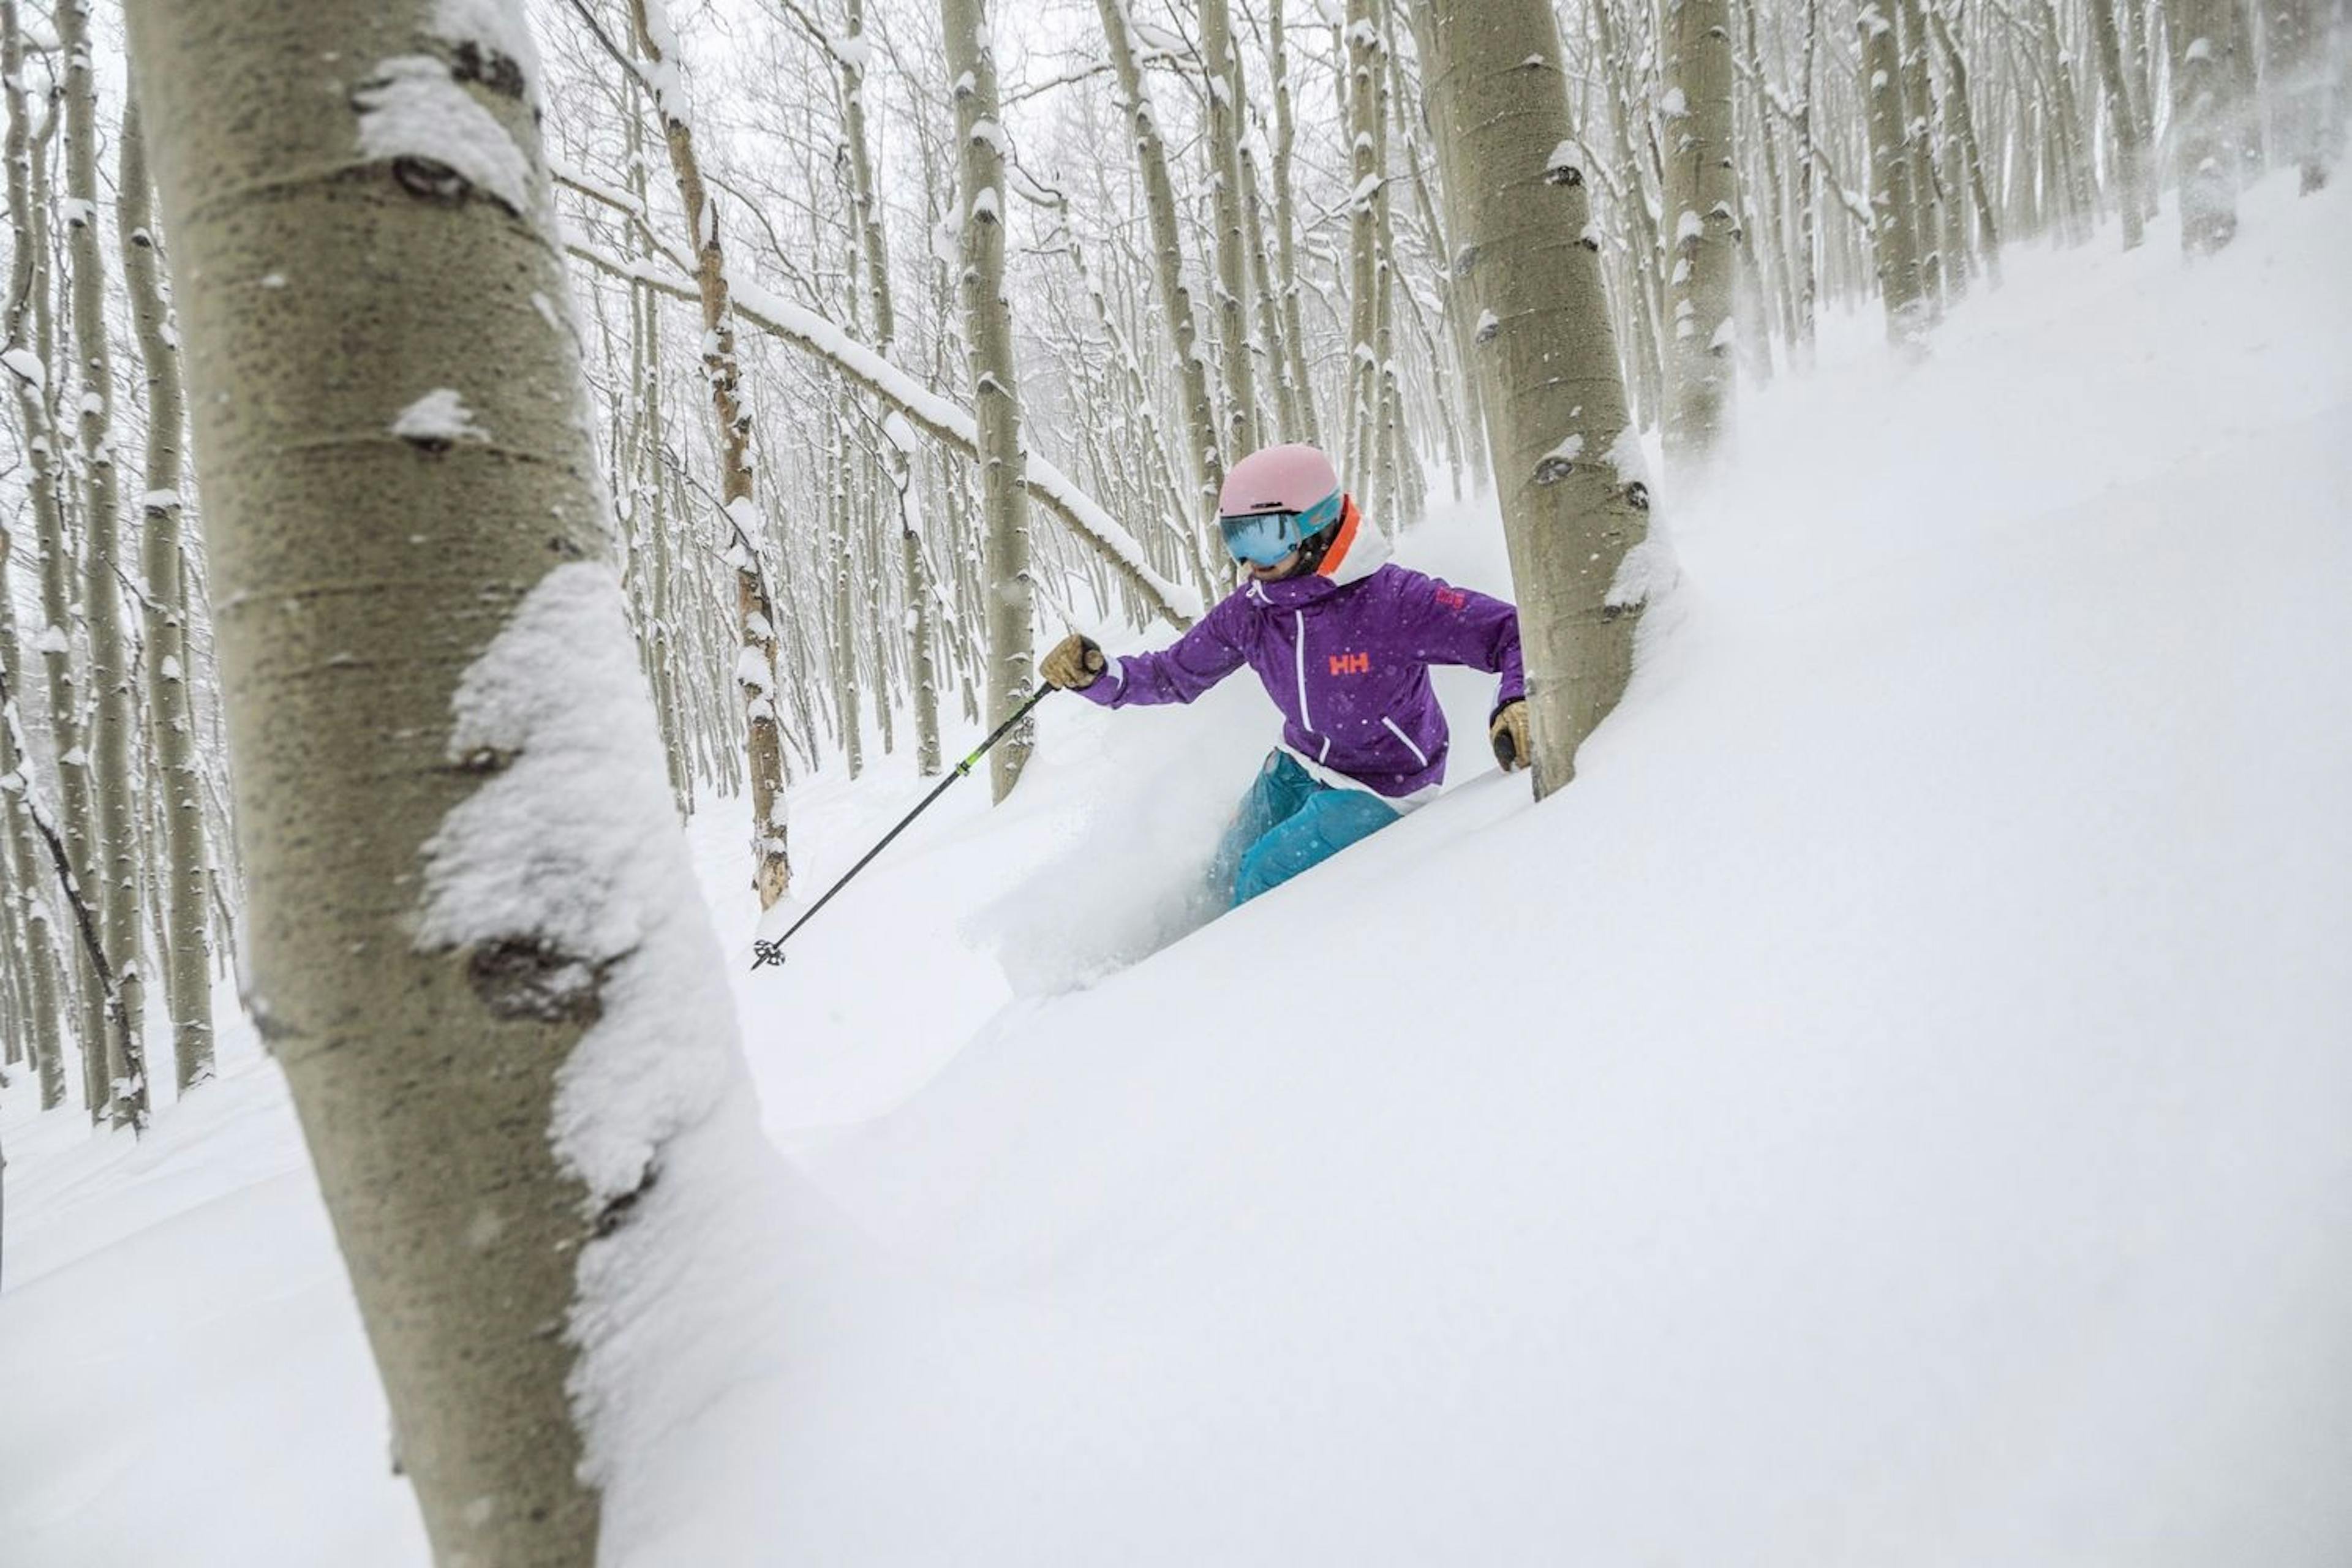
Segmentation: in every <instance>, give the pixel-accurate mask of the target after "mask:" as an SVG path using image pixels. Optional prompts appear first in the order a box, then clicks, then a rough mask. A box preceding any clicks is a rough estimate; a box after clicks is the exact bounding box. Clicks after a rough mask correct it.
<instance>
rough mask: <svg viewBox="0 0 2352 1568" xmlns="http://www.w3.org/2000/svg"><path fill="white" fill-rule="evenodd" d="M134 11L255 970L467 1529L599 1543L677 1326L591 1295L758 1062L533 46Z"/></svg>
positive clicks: (336, 1203) (415, 1470)
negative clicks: (566, 257) (631, 611)
mask: <svg viewBox="0 0 2352 1568" xmlns="http://www.w3.org/2000/svg"><path fill="white" fill-rule="evenodd" d="M127 9H128V11H129V16H130V35H131V60H132V65H133V67H134V71H135V75H136V79H137V80H136V90H137V94H138V97H139V100H140V102H141V105H142V109H143V110H144V111H145V114H146V117H147V129H148V133H149V142H148V145H149V151H150V153H151V155H152V161H153V164H154V168H155V173H156V176H157V185H158V188H159V191H160V194H161V195H162V198H163V213H164V218H165V223H166V232H167V233H168V234H169V236H170V237H171V242H172V243H171V249H170V254H169V258H168V259H169V260H170V262H171V264H172V267H173V273H174V281H175V284H176V289H175V291H174V298H175V301H176V304H177V307H178V312H179V318H180V322H181V328H182V333H183V342H184V352H185V363H186V372H187V377H188V386H189V397H190V405H191V407H192V409H193V411H194V437H195V442H194V457H195V468H196V471H197V474H198V476H199V478H200V479H201V483H202V499H203V506H202V509H201V514H202V518H203V522H204V526H205V534H206V540H207V545H208V550H207V559H208V563H209V567H208V569H209V572H210V574H211V577H210V587H211V590H212V595H213V599H214V602H215V606H216V616H217V619H216V626H217V632H218V649H219V660H220V669H221V676H222V679H223V681H224V683H225V686H226V709H227V713H228V721H229V731H230V741H231V745H232V749H233V752H234V753H235V755H234V761H235V768H234V771H233V776H234V780H235V784H236V800H237V820H238V825H239V830H240V832H241V834H242V836H243V838H244V847H245V851H246V866H247V872H248V875H249V885H248V890H249V897H250V904H249V912H250V921H251V930H250V942H249V945H248V960H249V962H248V964H247V985H248V991H247V1004H248V1005H249V1007H250V1008H251V1009H252V1012H253V1014H254V1016H255V1018H256V1020H257V1026H258V1027H259V1029H260V1031H261V1034H262V1036H263V1037H264V1038H265V1039H266V1040H267V1041H268V1043H269V1046H270V1048H271V1050H272V1051H273V1053H274V1054H275V1056H276V1058H277V1060H278V1064H279V1066H280V1067H281V1068H283V1069H284V1071H285V1073H286V1077H287V1081H288V1083H289V1087H290V1089H291V1090H292V1093H293V1099H294V1103H295V1106H296V1109H297V1110H298V1111H299V1115H300V1118H301V1121H302V1125H303V1130H304V1132H305V1135H306V1137H307V1139H308V1141H309V1142H310V1152H311V1157H312V1161H313V1163H314V1165H315V1167H316V1169H317V1172H318V1174H319V1179H320V1185H321V1187H322V1189H323V1190H324V1194H325V1197H326V1201H327V1207H328V1211H329V1213H330V1215H331V1216H332V1218H333V1221H334V1225H335V1231H336V1236H337V1238H338V1240H339V1242H340V1243H341V1248H342V1252H343V1256H344V1258H345V1260H346V1262H347V1264H348V1265H349V1267H350V1270H351V1275H352V1284H353V1287H354V1289H355V1291H356V1294H357V1296H358V1300H359V1304H360V1308H361V1312H362V1319H363V1321H364V1322H365V1325H366V1328H367V1331H368V1337H369V1342H370V1344H371V1346H372V1348H373V1352H374V1355H375V1359H376V1363H377V1366H378V1368H379V1370H380V1371H381V1372H382V1373H383V1380H384V1384H385V1389H386V1392H387V1394H389V1396H390V1403H391V1409H392V1417H393V1426H394V1451H395V1453H396V1455H397V1459H398V1463H399V1464H400V1466H401V1468H403V1469H404V1472H405V1473H406V1474H407V1475H408V1476H409V1477H410V1478H411V1479H412V1480H413V1482H414V1483H415V1488H416V1491H417V1496H418V1499H419V1501H420V1502H421V1504H422V1505H423V1512H424V1517H425V1528H426V1530H427V1531H428V1533H429V1535H430V1537H431V1539H432V1542H433V1544H434V1550H435V1553H436V1558H437V1559H438V1560H439V1561H441V1562H443V1563H459V1562H470V1563H499V1564H562V1565H564V1568H587V1565H588V1564H589V1563H592V1562H593V1559H594V1556H595V1549H596V1540H597V1533H598V1512H599V1510H598V1497H597V1493H596V1491H595V1490H594V1489H593V1488H592V1485H591V1483H590V1482H588V1481H585V1480H583V1468H582V1466H583V1426H584V1425H585V1424H586V1423H588V1422H589V1420H590V1418H591V1416H592V1415H593V1413H595V1412H597V1411H601V1410H604V1409H606V1408H609V1406H607V1405H603V1404H600V1403H595V1402H594V1401H593V1399H592V1397H591V1396H592V1395H593V1394H595V1393H596V1392H597V1391H598V1390H600V1389H603V1390H606V1391H607V1392H609V1391H610V1389H611V1386H612V1385H611V1384H608V1383H607V1382H606V1381H604V1379H605V1378H608V1377H610V1376H613V1375H617V1373H616V1372H615V1371H614V1360H613V1358H614V1357H615V1356H616V1355H617V1354H618V1351H617V1349H616V1347H617V1345H618V1344H619V1343H620V1342H622V1341H624V1340H626V1341H627V1342H628V1343H629V1346H630V1348H631V1349H632V1350H633V1351H634V1350H641V1349H642V1348H643V1346H644V1345H645V1344H647V1343H650V1344H656V1345H658V1344H660V1343H662V1342H663V1341H662V1339H661V1338H660V1337H659V1332H658V1331H659V1330H661V1329H662V1328H663V1326H664V1325H661V1324H659V1323H647V1322H646V1321H644V1318H643V1314H644V1312H645V1311H646V1310H647V1309H646V1307H645V1304H644V1300H643V1298H642V1297H637V1298H632V1299H630V1300H619V1299H616V1298H614V1297H611V1296H608V1295H598V1294H595V1293H594V1291H595V1289H596V1288H597V1287H599V1286H600V1285H602V1286H609V1284H610V1281H611V1280H612V1279H614V1278H617V1277H622V1276H625V1277H626V1278H628V1279H630V1280H631V1282H632V1287H633V1289H636V1288H643V1287H646V1286H648V1285H650V1284H651V1281H652V1280H653V1279H655V1278H656V1273H654V1272H649V1271H648V1270H647V1269H646V1260H645V1259H644V1258H642V1257H641V1256H640V1255H639V1254H640V1251H641V1249H642V1248H644V1247H646V1246H649V1245H653V1244H654V1243H655V1242H656V1241H665V1242H667V1241H671V1240H674V1239H675V1238H676V1237H677V1234H678V1233H677V1232H676V1231H675V1230H674V1229H673V1228H672V1227H673V1226H674V1225H675V1224H676V1223H677V1222H676V1221H675V1220H674V1219H673V1218H672V1217H671V1205H676V1204H678V1203H682V1202H684V1201H686V1199H685V1194H687V1193H688V1192H702V1193H705V1194H706V1197H707V1193H708V1189H707V1188H696V1187H694V1186H693V1185H692V1182H693V1181H694V1176H693V1172H694V1170H695V1169H696V1167H695V1166H694V1165H693V1164H691V1163H688V1162H686V1161H683V1160H680V1161H677V1163H675V1165H673V1163H671V1161H670V1155H671V1154H672V1152H673V1151H674V1149H675V1148H676V1146H677V1143H678V1142H679V1141H680V1140H682V1139H683V1138H684V1137H685V1136H686V1135H687V1134H688V1133H689V1132H695V1133H697V1135H698V1136H699V1130H700V1129H702V1128H704V1127H706V1126H708V1125H710V1124H712V1122H713V1121H714V1119H716V1118H717V1117H719V1115H720V1114H721V1110H722V1108H724V1107H726V1106H728V1105H730V1103H732V1101H731V1100H730V1096H731V1095H734V1094H736V1093H738V1092H740V1087H741V1086H740V1072H739V1071H737V1070H735V1068H734V1065H733V1064H732V1062H731V1061H730V1059H729V1058H730V1057H731V1054H732V1028H731V1018H730V1013H729V1003H728V1000H727V994H726V990H725V984H726V983H725V978H724V975H723V974H722V973H720V971H719V967H718V964H719V954H718V952H717V948H716V944H715V942H713V941H712V940H711V936H710V933H709V928H708V925H707V922H706V921H705V919H704V917H703V915H702V913H701V905H700V898H699V894H698V892H697V891H696V889H695V887H694V884H693V881H692V875H691V870H690V868H689V867H688V863H687V860H686V855H685V848H684V846H683V844H682V843H681V842H680V840H679V838H678V835H677V826H676V823H675V820H674V818H673V817H672V815H671V811H670V805H669V795H668V790H667V784H666V782H665V780H664V777H663V773H662V770H661V766H660V763H659V756H658V748H659V741H658V739H657V732H656V727H655V724H654V721H653V717H652V714H651V712H650V710H649V706H648V704H647V703H646V699H645V695H644V686H643V681H642V677H641V674H640V672H639V669H638V666H637V663H636V658H635V651H634V647H633V643H632V638H631V636H630V633H629V630H628V626H627V620H626V616H625V606H624V603H623V600H622V596H621V592H620V586H619V584H618V582H617V581H616V579H615V578H614V574H613V573H612V571H611V569H610V568H609V567H608V566H607V565H606V564H604V562H603V560H602V559H601V557H602V556H603V555H604V551H605V549H606V546H607V536H606V530H607V528H608V526H609V522H610V515H609V506H608V502H607V499H606V497H605V495H604V489H603V485H602V482H601V479H600V476H599V465H598V458H597V454H596V452H595V450H594V448H593V445H592V440H591V437H590V436H589V434H588V430H587V427H586V425H585V419H584V407H583V382H582V378H581V374H580V367H579V363H578V361H577V359H576V358H575V353H574V347H573V342H574V340H573V330H572V326H571V322H570V311H569V309H568V297H567V287H566V283H565V279H564V275H563V262H562V249H561V247H560V245H559V243H558V242H557V239H556V237H555V235H554V233H553V214H552V209H551V204H550V202H549V199H548V189H547V179H546V174H545V169H544V165H543V163H542V162H541V156H540V145H539V132H538V119H539V113H540V110H541V87H540V82H539V79H538V74H537V60H536V55H535V51H534V50H533V49H532V47H531V45H530V37H529V34H528V32H527V31H526V29H525V27H524V26H523V23H522V19H521V15H520V7H519V6H517V5H513V4H511V0H484V3H482V4H472V5H457V4H449V3H439V4H433V3H428V0H216V3H215V4H212V5H204V6H194V5H183V4H180V3H178V0H132V3H131V5H129V6H128V7H127ZM713 1153H714V1151H712V1150H710V1149H709V1148H708V1147H706V1148H705V1149H704V1150H703V1152H702V1161H703V1163H705V1164H707V1163H709V1160H710V1158H711V1156H712V1154H713ZM656 1173H662V1174H663V1175H664V1178H665V1179H664V1185H663V1190H661V1191H658V1192H656V1191H655V1190H654V1182H655V1177H656ZM679 1184H685V1185H679ZM670 1261H672V1262H694V1261H696V1260H694V1259H691V1258H678V1257H675V1256H674V1257H673V1258H671V1259H670ZM697 1266H699V1264H697ZM656 1289H657V1287H656ZM632 1334H634V1335H635V1338H634V1339H632V1338H630V1336H631V1335H632ZM575 1362H578V1363H581V1366H580V1368H579V1370H580V1371H581V1373H582V1376H583V1382H582V1384H580V1392H581V1394H582V1397H583V1400H589V1401H590V1403H587V1404H585V1405H582V1406H580V1407H578V1408H575V1406H574V1405H573V1403H572V1399H571V1397H570V1396H569V1395H568V1394H567V1379H568V1378H569V1377H571V1376H572V1373H574V1371H575ZM599 1369H603V1373H602V1375H601V1376H596V1377H592V1376H590V1375H589V1374H590V1373H593V1372H597V1371H598V1370H599ZM585 1453H586V1458H587V1459H588V1460H589V1462H590V1463H592V1464H596V1465H599V1466H603V1467H609V1463H610V1460H611V1458H612V1456H611V1455H610V1454H609V1453H600V1451H599V1450H598V1449H596V1448H594V1447H589V1448H587V1449H586V1450H585ZM595 1473H596V1474H597V1475H598V1476H600V1477H602V1476H604V1475H608V1474H610V1473H611V1472H610V1471H609V1468H600V1469H599V1470H597V1471H596V1472H595Z"/></svg>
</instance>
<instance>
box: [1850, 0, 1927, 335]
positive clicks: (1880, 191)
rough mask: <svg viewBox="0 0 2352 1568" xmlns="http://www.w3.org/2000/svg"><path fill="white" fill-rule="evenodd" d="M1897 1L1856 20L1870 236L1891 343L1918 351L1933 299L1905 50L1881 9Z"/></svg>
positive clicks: (1883, 0)
mask: <svg viewBox="0 0 2352 1568" xmlns="http://www.w3.org/2000/svg"><path fill="white" fill-rule="evenodd" d="M1892 3H1893V0H1865V4H1864V5H1863V7H1862V14H1861V16H1860V19H1859V20H1858V22H1857V23H1856V26H1857V27H1858V29H1859V30H1860V32H1861V35H1862V70H1863V91H1864V100H1865V102H1866V104H1867V112H1868V115H1869V124H1870V210H1871V239H1872V247H1873V249H1874V252H1875V253H1876V257H1877V266H1878V289H1879V296H1880V298H1881V299H1882V300H1884V301H1885V307H1886V341H1887V342H1890V343H1893V344H1894V345H1895V347H1896V348H1898V349H1901V350H1903V351H1905V352H1906V353H1923V352H1925V350H1926V348H1927V300H1925V299H1924V298H1923V297H1922V295H1921V292H1920V279H1919V234H1918V228H1917V226H1916V221H1915V219H1916V214H1917V211H1918V201H1917V197H1916V193H1914V192H1913V190H1912V189H1911V159H1910V156H1909V154H1908V151H1907V149H1906V146H1905V143H1904V126H1905V124H1906V115H1905V113H1904V107H1903V55H1902V48H1901V45H1900V42H1899V40H1898V39H1897V38H1896V37H1895V19H1894V18H1893V17H1892V16H1888V15H1887V13H1886V12H1885V10H1884V9H1882V5H1885V4H1892Z"/></svg>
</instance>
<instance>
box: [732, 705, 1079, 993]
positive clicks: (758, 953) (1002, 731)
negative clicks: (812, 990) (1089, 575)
mask: <svg viewBox="0 0 2352 1568" xmlns="http://www.w3.org/2000/svg"><path fill="white" fill-rule="evenodd" d="M1053 691H1054V688H1053V686H1052V685H1050V684H1047V685H1044V686H1040V687H1038V688H1037V689H1036V690H1034V691H1033V692H1031V693H1030V694H1029V700H1027V701H1026V702H1024V703H1023V704H1021V706H1020V707H1018V708H1016V709H1014V710H1013V717H1011V718H1010V719H1007V720H1006V721H1004V722H1003V723H1002V724H999V725H998V726H997V727H996V728H995V729H994V730H993V731H991V732H990V734H989V737H988V739H987V740H985V741H982V742H981V743H980V744H979V745H978V746H976V747H975V748H973V750H972V753H971V755H970V756H968V757H966V758H965V759H964V760H963V761H961V762H960V763H957V764H956V765H955V766H954V767H953V768H950V770H949V771H948V776H947V777H945V778H943V779H941V780H940V782H939V783H938V784H934V785H933V786H932V787H931V793H930V794H929V795H925V796H924V797H923V798H922V802H921V804H920V805H917V806H916V807H915V809H914V810H912V811H910V812H908V814H907V815H906V816H902V817H900V818H899V819H898V826H896V827H893V828H892V829H890V831H889V832H887V833H886V834H884V835H883V836H882V841H881V842H880V843H878V844H877V845H876V846H874V847H873V848H871V849H868V850H867V851H866V855H865V858H863V859H861V860H859V861H858V862H857V864H856V865H855V866H852V867H851V868H849V869H848V870H847V871H845V872H844V873H843V874H842V878H841V880H839V881H838V882H835V884H834V885H833V886H832V887H830V888H827V889H825V890H824V897H823V898H821V899H819V900H817V901H816V902H815V903H813V904H811V905H810V906H809V907H808V912H807V913H806V914H804V915H803V916H801V918H800V919H798V920H796V921H793V924H792V929H791V930H790V931H785V932H784V934H783V935H782V936H780V937H778V938H776V939H775V940H774V941H773V942H753V943H752V944H751V951H752V953H753V957H752V959H751V967H752V968H754V969H757V968H759V967H761V965H762V964H768V963H778V964H780V963H783V961H784V943H786V942H790V941H792V940H793V931H799V930H800V929H801V927H803V926H804V925H806V924H808V923H809V921H813V920H814V919H816V912H817V910H821V909H823V908H824V906H825V905H827V904H829V903H831V902H832V901H833V896H834V894H835V893H837V892H839V891H841V889H844V888H845V887H847V886H849V879H851V878H852V877H855V876H856V875H857V873H859V872H860V871H863V870H864V869H866V867H868V866H870V865H872V864H873V863H874V858H875V857H876V856H877V855H879V854H881V853H882V851H884V850H885V849H887V848H889V847H890V841H891V840H892V839H894V838H896V837H898V835H900V834H901V833H904V832H906V831H907V828H908V825H910V824H911V823H913V821H914V820H915V818H917V817H919V816H922V815H923V813H925V812H926V811H929V809H930V808H931V803H932V802H933V801H935V800H937V799H939V798H940V796H941V795H945V794H947V792H948V786H949V785H950V784H953V783H955V782H956V780H958V779H960V778H961V777H963V776H964V775H965V774H966V773H970V772H971V770H972V769H973V768H975V767H977V766H979V765H980V760H981V758H982V757H984V756H986V755H988V753H989V752H992V751H993V750H995V748H996V742H999V741H1002V740H1003V739H1004V737H1005V736H1007V735H1009V734H1011V733H1012V732H1013V726H1014V725H1016V724H1018V723H1020V722H1021V721H1022V720H1024V719H1026V718H1027V717H1029V710H1031V709H1033V708H1034V707H1036V706H1037V704H1039V703H1040V702H1043V701H1045V699H1046V698H1047V697H1048V696H1050V695H1052V694H1053Z"/></svg>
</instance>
